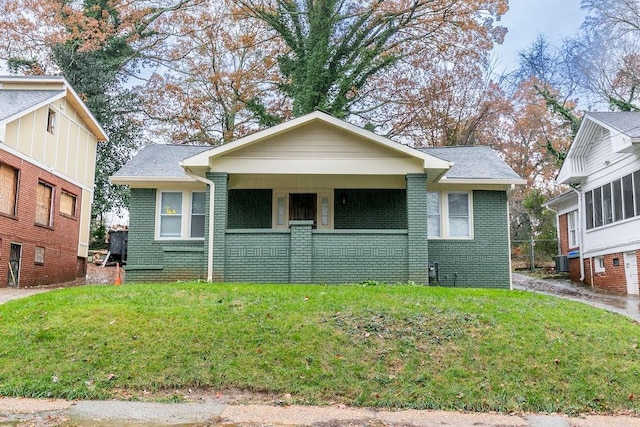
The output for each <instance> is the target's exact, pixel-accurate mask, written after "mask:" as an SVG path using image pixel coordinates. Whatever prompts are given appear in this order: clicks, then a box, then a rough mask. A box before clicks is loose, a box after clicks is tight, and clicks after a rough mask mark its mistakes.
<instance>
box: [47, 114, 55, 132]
mask: <svg viewBox="0 0 640 427" xmlns="http://www.w3.org/2000/svg"><path fill="white" fill-rule="evenodd" d="M55 131H56V112H55V111H53V110H52V109H51V108H49V112H48V113H47V132H49V133H55Z"/></svg>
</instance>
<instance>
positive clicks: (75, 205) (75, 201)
mask: <svg viewBox="0 0 640 427" xmlns="http://www.w3.org/2000/svg"><path fill="white" fill-rule="evenodd" d="M64 196H69V197H71V198H72V199H73V205H72V206H73V212H72V213H71V214H68V213H66V212H62V199H63V197H64ZM60 215H62V216H64V217H67V218H77V217H78V196H77V195H76V194H74V193H72V192H70V191H67V190H65V189H64V188H63V189H62V190H61V191H60Z"/></svg>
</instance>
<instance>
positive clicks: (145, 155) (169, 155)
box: [113, 144, 213, 178]
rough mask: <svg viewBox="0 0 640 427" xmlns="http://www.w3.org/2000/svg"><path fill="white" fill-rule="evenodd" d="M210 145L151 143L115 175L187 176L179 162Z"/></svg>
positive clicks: (208, 148) (207, 148) (208, 147)
mask: <svg viewBox="0 0 640 427" xmlns="http://www.w3.org/2000/svg"><path fill="white" fill-rule="evenodd" d="M212 148H213V147H212V146H210V145H207V146H201V145H162V144H149V145H146V146H145V147H143V148H142V150H140V152H139V153H138V154H136V155H135V156H134V157H133V158H132V159H131V160H129V161H128V162H127V164H125V165H124V166H123V167H122V168H121V169H120V170H119V171H118V172H116V173H115V174H113V176H127V177H145V176H149V177H167V178H183V177H187V174H186V173H185V172H184V169H182V167H181V166H180V165H179V164H178V162H181V161H182V160H184V159H186V158H187V157H191V156H195V155H196V154H200V153H202V152H203V151H207V150H211V149H212Z"/></svg>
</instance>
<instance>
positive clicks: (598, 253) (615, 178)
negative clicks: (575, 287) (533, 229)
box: [546, 112, 640, 294]
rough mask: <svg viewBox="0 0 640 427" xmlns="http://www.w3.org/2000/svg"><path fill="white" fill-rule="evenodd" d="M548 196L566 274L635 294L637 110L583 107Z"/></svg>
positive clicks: (639, 249) (639, 233)
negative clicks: (562, 187)
mask: <svg viewBox="0 0 640 427" xmlns="http://www.w3.org/2000/svg"><path fill="white" fill-rule="evenodd" d="M556 181H557V182H558V183H559V184H567V185H570V186H571V187H572V189H571V190H570V191H569V192H568V193H565V194H563V195H561V196H558V197H556V198H554V199H552V200H549V201H548V202H547V203H546V205H547V206H548V207H549V208H550V209H552V210H554V211H556V212H557V215H558V224H559V227H558V233H559V234H558V237H559V239H560V242H561V245H560V247H561V253H562V255H566V256H568V257H569V260H568V261H569V272H570V276H571V278H572V279H574V280H577V281H583V282H585V283H587V284H590V285H593V286H598V287H603V288H607V289H610V290H613V291H616V292H620V293H629V294H638V293H639V289H638V281H639V280H638V264H639V263H640V113H639V112H590V113H586V114H585V117H584V119H583V122H582V124H581V126H580V130H579V131H578V134H577V135H576V138H575V140H574V142H573V144H572V145H571V147H570V149H569V152H568V154H567V158H566V159H565V162H564V164H563V165H562V168H561V169H560V173H559V174H558V178H557V179H556Z"/></svg>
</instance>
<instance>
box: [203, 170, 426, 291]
mask: <svg viewBox="0 0 640 427" xmlns="http://www.w3.org/2000/svg"><path fill="white" fill-rule="evenodd" d="M207 178H208V179H209V180H211V182H213V184H214V185H213V186H212V188H214V190H213V191H214V201H215V203H214V212H213V213H214V215H213V217H214V221H213V227H214V228H213V231H212V234H213V244H211V243H210V242H209V240H208V237H206V238H205V245H204V246H205V252H207V251H208V250H210V249H209V248H211V250H212V251H213V254H212V257H211V258H212V260H213V263H212V269H213V271H212V273H213V276H212V278H213V280H214V281H225V282H245V281H248V282H258V283H347V282H361V281H366V280H376V281H385V282H407V281H414V282H416V283H427V282H428V241H427V215H426V206H427V176H426V174H408V175H406V176H400V177H393V179H389V177H386V179H384V180H382V179H379V178H381V177H370V179H366V180H355V181H356V183H357V184H355V185H360V186H362V185H364V183H365V182H368V183H369V186H371V185H372V183H376V182H385V183H386V184H385V187H386V188H347V187H348V186H353V185H354V180H353V177H350V178H349V179H343V178H340V177H335V176H333V177H332V176H327V177H324V179H322V185H319V184H318V178H317V177H315V178H314V177H312V178H311V179H309V178H308V177H307V178H306V179H305V178H303V177H298V179H296V180H295V181H296V186H295V187H293V186H291V185H290V186H289V188H284V187H276V186H274V185H272V183H276V185H277V183H278V182H282V181H281V180H280V178H281V177H278V176H274V177H271V178H270V179H265V177H261V178H260V179H259V180H255V179H253V180H251V179H250V177H241V176H237V177H234V176H232V175H229V174H226V173H208V174H207ZM258 181H260V182H261V183H262V186H263V187H270V188H242V187H246V186H247V185H249V186H256V184H257V182H258ZM292 181H294V180H292V178H291V177H288V182H292ZM248 183H250V184H248ZM328 186H331V187H332V188H327V187H328ZM320 187H322V188H320ZM298 194H304V195H306V196H307V198H308V199H314V200H315V206H313V207H309V206H307V208H306V209H304V208H303V209H300V207H299V206H298V207H296V206H292V204H293V203H295V200H296V197H295V195H298ZM311 196H314V197H311ZM307 205H308V203H307ZM207 222H208V219H207Z"/></svg>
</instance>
